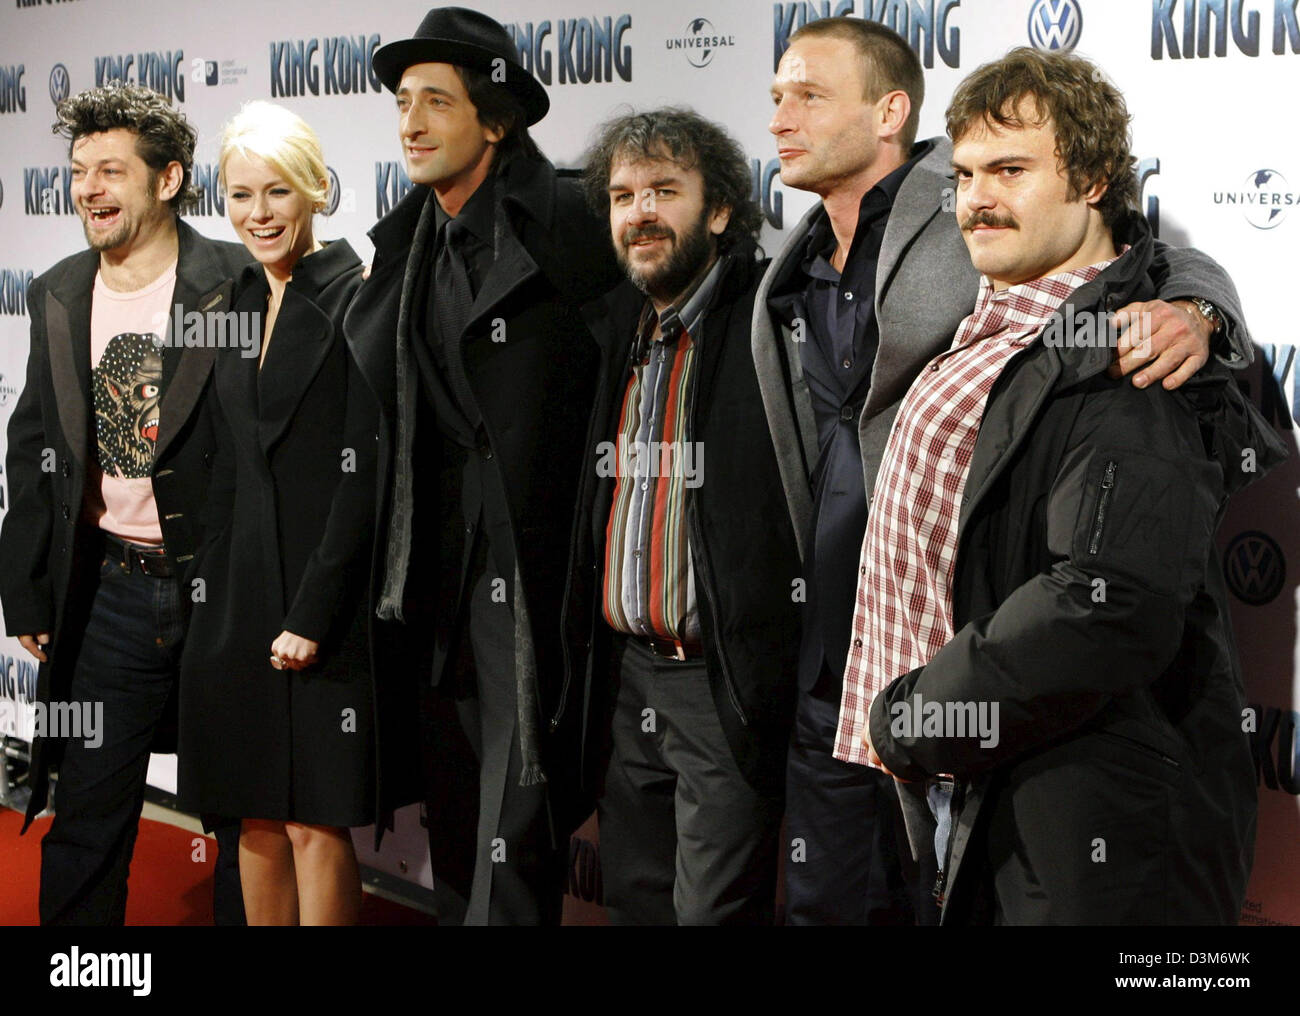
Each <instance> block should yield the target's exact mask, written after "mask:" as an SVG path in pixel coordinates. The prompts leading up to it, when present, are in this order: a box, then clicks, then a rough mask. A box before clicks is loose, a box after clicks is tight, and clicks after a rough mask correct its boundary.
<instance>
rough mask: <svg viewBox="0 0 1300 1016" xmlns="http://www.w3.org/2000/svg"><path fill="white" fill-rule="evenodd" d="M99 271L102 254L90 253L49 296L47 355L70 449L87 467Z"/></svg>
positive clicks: (47, 296) (55, 396)
mask: <svg viewBox="0 0 1300 1016" xmlns="http://www.w3.org/2000/svg"><path fill="white" fill-rule="evenodd" d="M98 267H99V255H98V254H96V253H95V252H94V251H86V252H85V254H83V255H81V257H80V258H78V260H77V262H76V264H75V265H74V266H73V268H72V269H71V270H70V271H69V272H68V273H67V275H66V276H65V277H64V278H63V279H62V280H60V283H59V284H58V286H57V287H56V286H51V287H50V289H49V290H48V291H47V292H46V295H45V327H46V336H47V338H46V342H47V343H48V345H47V352H48V354H49V358H50V377H51V380H52V382H53V384H54V399H55V403H56V404H57V406H58V410H59V423H60V424H61V425H62V427H63V433H64V436H65V437H66V438H67V442H68V449H69V450H70V451H71V453H72V456H73V458H75V459H76V460H77V461H78V462H79V463H81V464H82V465H86V464H87V462H88V461H89V459H88V456H89V454H90V442H91V419H90V413H89V407H90V404H91V397H90V305H91V300H90V293H91V291H92V288H93V287H94V285H95V272H96V270H97V269H98Z"/></svg>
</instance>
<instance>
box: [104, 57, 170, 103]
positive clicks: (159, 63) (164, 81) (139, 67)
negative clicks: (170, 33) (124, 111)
mask: <svg viewBox="0 0 1300 1016" xmlns="http://www.w3.org/2000/svg"><path fill="white" fill-rule="evenodd" d="M186 71H187V65H186V63H185V50H183V49H159V50H152V51H144V52H139V53H112V54H109V55H108V56H97V57H95V87H96V88H99V87H100V86H102V85H107V84H108V83H109V82H110V81H121V82H124V83H126V84H132V85H143V86H144V87H145V88H152V89H153V90H154V91H155V92H157V93H158V94H160V95H165V96H167V98H169V99H175V100H176V101H177V102H184V101H185V76H186Z"/></svg>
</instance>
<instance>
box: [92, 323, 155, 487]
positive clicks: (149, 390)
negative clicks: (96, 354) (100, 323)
mask: <svg viewBox="0 0 1300 1016" xmlns="http://www.w3.org/2000/svg"><path fill="white" fill-rule="evenodd" d="M90 373H91V386H92V387H93V389H94V392H95V433H96V436H97V437H98V442H99V468H100V469H102V470H103V471H104V473H106V474H107V475H109V476H117V477H121V478H124V479H128V480H130V479H138V478H140V477H145V476H148V475H149V468H150V466H151V465H152V464H153V451H154V444H155V442H156V441H157V440H158V402H159V396H160V395H161V393H162V356H161V355H160V354H159V352H158V346H157V345H156V343H155V336H154V335H152V334H147V335H141V334H139V333H138V332H123V333H122V334H121V335H114V336H113V337H112V338H111V339H109V340H108V345H107V346H106V347H105V349H104V355H103V356H101V357H100V358H99V363H98V364H97V365H96V366H95V367H94V368H93V369H92V370H91V372H90Z"/></svg>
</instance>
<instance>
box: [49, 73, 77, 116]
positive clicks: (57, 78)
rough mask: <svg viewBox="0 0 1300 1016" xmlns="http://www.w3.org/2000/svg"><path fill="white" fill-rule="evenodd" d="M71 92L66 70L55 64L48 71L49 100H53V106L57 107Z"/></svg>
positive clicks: (70, 83)
mask: <svg viewBox="0 0 1300 1016" xmlns="http://www.w3.org/2000/svg"><path fill="white" fill-rule="evenodd" d="M71 91H72V82H71V81H70V80H69V78H68V68H66V67H64V66H63V64H61V63H57V64H55V65H54V67H53V68H52V69H51V70H50V98H51V99H53V100H54V105H56V106H57V105H58V104H59V103H60V102H62V101H63V100H64V99H66V98H67V97H68V93H69V92H71Z"/></svg>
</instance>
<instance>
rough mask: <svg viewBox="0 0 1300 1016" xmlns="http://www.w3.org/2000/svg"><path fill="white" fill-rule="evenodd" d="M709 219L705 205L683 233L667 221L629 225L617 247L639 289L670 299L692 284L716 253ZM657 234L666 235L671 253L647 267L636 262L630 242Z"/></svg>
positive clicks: (650, 294) (626, 269)
mask: <svg viewBox="0 0 1300 1016" xmlns="http://www.w3.org/2000/svg"><path fill="white" fill-rule="evenodd" d="M708 220H709V211H708V209H705V210H704V211H703V212H701V213H700V217H699V219H697V220H696V222H695V223H694V224H693V225H692V226H691V227H690V229H689V230H687V231H686V232H685V233H683V234H682V235H681V236H678V235H677V233H675V232H674V231H673V230H672V229H670V228H669V227H668V226H665V225H653V226H648V227H646V228H645V229H628V230H626V231H625V232H624V234H623V237H622V240H621V241H620V243H619V244H618V246H617V249H616V251H615V253H616V254H617V255H618V263H619V265H620V266H621V267H622V269H623V271H624V272H625V273H626V274H627V277H628V278H629V279H631V280H632V283H633V285H635V286H636V287H637V289H639V290H641V292H643V293H645V294H646V295H647V296H649V297H651V298H652V299H655V300H658V301H660V302H661V303H668V302H670V301H671V300H672V299H673V298H674V297H675V296H677V295H678V294H679V293H681V292H682V290H684V289H685V288H686V287H687V286H688V285H689V284H690V282H691V280H692V279H694V278H695V276H696V275H697V274H698V273H699V271H700V269H701V268H703V267H704V265H705V263H706V262H707V261H708V260H709V256H710V255H711V254H712V253H713V246H712V244H711V243H710V242H709V238H710V234H709V227H708ZM657 236H662V237H666V238H667V240H668V242H669V243H670V244H671V249H670V250H669V252H668V255H667V257H664V258H662V259H660V260H659V261H657V262H655V263H654V264H652V265H648V266H646V267H644V268H640V267H637V266H635V265H633V264H632V261H631V259H630V258H629V257H628V252H627V248H628V245H629V244H631V243H634V242H635V241H637V240H640V239H649V238H651V237H657Z"/></svg>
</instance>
